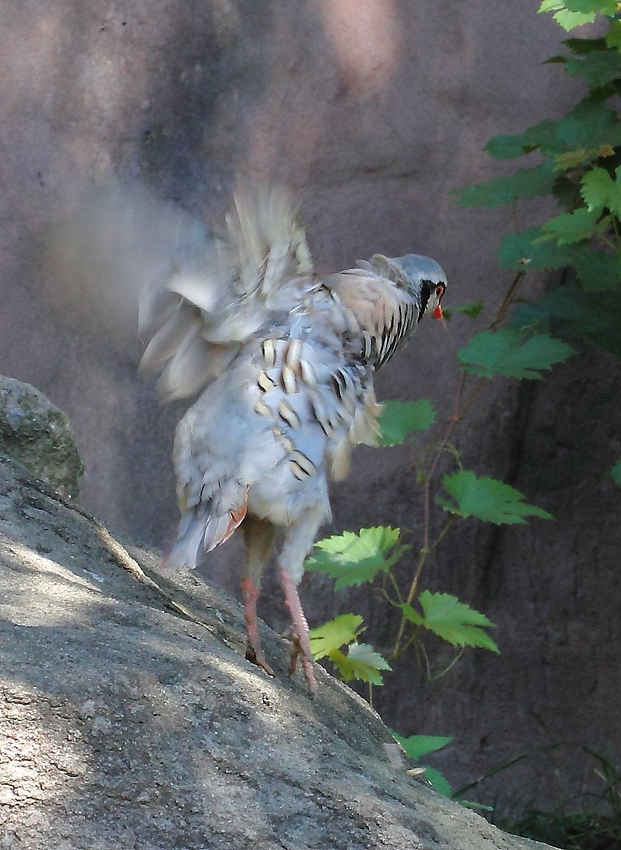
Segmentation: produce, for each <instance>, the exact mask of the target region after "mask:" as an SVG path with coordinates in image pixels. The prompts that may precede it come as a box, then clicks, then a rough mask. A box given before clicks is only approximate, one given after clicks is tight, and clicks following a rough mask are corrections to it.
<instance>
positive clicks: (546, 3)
mask: <svg viewBox="0 0 621 850" xmlns="http://www.w3.org/2000/svg"><path fill="white" fill-rule="evenodd" d="M539 11H540V12H553V13H554V20H555V21H557V23H559V24H560V25H561V26H562V27H563V29H565V30H571V29H574V27H579V26H582V24H590V23H593V21H594V20H595V17H596V15H597V13H598V12H600V13H601V14H603V15H614V14H615V12H616V11H617V2H616V0H543V2H542V3H541V5H540V7H539Z"/></svg>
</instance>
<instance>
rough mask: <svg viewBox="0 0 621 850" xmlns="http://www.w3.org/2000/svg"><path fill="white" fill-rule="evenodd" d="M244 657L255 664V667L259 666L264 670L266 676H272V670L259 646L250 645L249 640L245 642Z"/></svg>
mask: <svg viewBox="0 0 621 850" xmlns="http://www.w3.org/2000/svg"><path fill="white" fill-rule="evenodd" d="M246 659H247V660H248V661H252V663H253V664H256V665H257V667H260V668H261V669H262V670H265V672H266V673H267V675H268V676H274V671H273V670H272V668H271V667H270V665H269V664H268V663H267V661H266V660H265V656H264V655H263V650H262V649H261V647H258V648H257V647H254V646H252V644H251V643H250V641H248V643H247V644H246Z"/></svg>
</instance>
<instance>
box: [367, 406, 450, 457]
mask: <svg viewBox="0 0 621 850" xmlns="http://www.w3.org/2000/svg"><path fill="white" fill-rule="evenodd" d="M435 421H436V412H435V410H434V409H433V405H432V403H431V402H430V401H429V399H426V398H421V399H419V400H418V401H387V402H385V403H384V409H383V410H382V412H381V414H380V417H379V426H380V432H381V434H380V437H379V439H378V441H377V445H378V446H396V445H398V444H399V443H403V442H404V441H405V440H406V439H407V438H408V437H409V436H410V434H414V433H415V432H416V431H426V430H427V428H429V427H430V426H431V425H433V423H434V422H435Z"/></svg>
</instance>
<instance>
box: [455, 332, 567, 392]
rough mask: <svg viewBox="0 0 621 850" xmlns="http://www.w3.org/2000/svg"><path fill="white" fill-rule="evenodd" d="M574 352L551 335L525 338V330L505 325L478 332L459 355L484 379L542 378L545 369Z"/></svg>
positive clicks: (536, 335)
mask: <svg viewBox="0 0 621 850" xmlns="http://www.w3.org/2000/svg"><path fill="white" fill-rule="evenodd" d="M572 353H573V349H572V348H571V346H569V345H567V343H565V342H561V340H558V339H554V338H553V337H551V336H549V335H548V334H534V335H533V336H530V337H528V338H527V339H526V340H525V339H524V333H523V332H522V331H521V330H514V329H510V328H503V329H502V330H499V331H482V332H481V333H478V334H475V335H474V336H473V337H472V338H471V339H470V341H469V342H468V344H467V345H465V346H464V347H463V348H460V349H459V351H458V357H459V361H460V363H461V364H462V365H463V367H464V368H465V370H466V371H467V372H472V373H474V374H475V375H480V376H481V377H483V378H491V377H492V376H494V375H504V376H505V377H507V378H531V379H541V378H542V377H543V375H542V370H543V369H551V368H552V366H553V365H554V364H555V363H562V362H563V360H567V358H568V357H569V356H570V355H571V354H572Z"/></svg>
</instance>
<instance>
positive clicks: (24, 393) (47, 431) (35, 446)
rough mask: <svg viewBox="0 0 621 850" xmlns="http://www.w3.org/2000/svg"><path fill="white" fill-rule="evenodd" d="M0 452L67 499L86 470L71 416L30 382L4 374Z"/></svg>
mask: <svg viewBox="0 0 621 850" xmlns="http://www.w3.org/2000/svg"><path fill="white" fill-rule="evenodd" d="M0 452H2V453H4V454H7V455H9V456H10V457H12V458H13V459H14V460H16V461H18V462H19V463H22V464H23V465H24V466H26V467H27V468H28V469H29V470H30V471H31V472H32V473H34V475H36V476H37V477H38V478H41V479H42V480H43V481H45V482H46V483H47V484H49V485H50V486H51V487H53V488H54V489H55V490H58V492H59V493H60V494H61V495H63V496H65V497H66V498H71V499H72V498H76V497H77V495H78V493H79V490H80V479H81V478H82V473H83V472H84V467H83V465H82V461H81V460H80V455H79V453H78V449H77V446H76V443H75V436H74V433H73V428H72V427H71V423H70V422H69V419H68V418H67V416H66V415H65V414H64V413H63V412H62V410H59V408H58V407H56V405H54V404H52V403H51V401H50V400H49V399H47V398H46V397H45V396H44V395H43V393H40V392H39V390H37V389H35V388H34V387H33V386H31V385H30V384H25V383H22V381H16V380H15V379H14V378H5V377H3V376H0Z"/></svg>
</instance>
